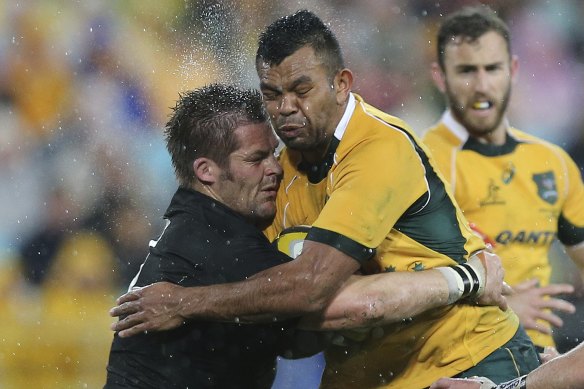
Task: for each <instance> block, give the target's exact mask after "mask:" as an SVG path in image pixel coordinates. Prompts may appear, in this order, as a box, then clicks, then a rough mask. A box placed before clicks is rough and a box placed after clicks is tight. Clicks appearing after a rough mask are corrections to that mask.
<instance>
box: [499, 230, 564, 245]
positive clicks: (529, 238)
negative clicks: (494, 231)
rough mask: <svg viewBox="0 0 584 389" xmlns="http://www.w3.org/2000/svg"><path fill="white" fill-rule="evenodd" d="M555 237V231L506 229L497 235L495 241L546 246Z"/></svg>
mask: <svg viewBox="0 0 584 389" xmlns="http://www.w3.org/2000/svg"><path fill="white" fill-rule="evenodd" d="M555 237H556V233H555V232H554V231H525V230H520V231H509V230H504V231H501V232H500V233H499V234H498V235H497V236H496V237H495V241H496V242H497V243H499V244H510V243H522V244H529V245H542V246H545V245H548V244H550V243H551V242H552V241H553V240H554V238H555Z"/></svg>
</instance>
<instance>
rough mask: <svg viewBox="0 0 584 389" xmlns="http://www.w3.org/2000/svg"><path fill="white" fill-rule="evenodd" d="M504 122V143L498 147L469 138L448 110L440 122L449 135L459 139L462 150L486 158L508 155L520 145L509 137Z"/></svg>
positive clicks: (507, 127) (506, 122) (507, 126)
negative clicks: (473, 152)
mask: <svg viewBox="0 0 584 389" xmlns="http://www.w3.org/2000/svg"><path fill="white" fill-rule="evenodd" d="M504 120H505V122H504V123H505V128H506V129H507V130H506V131H505V143H504V144H502V145H500V146H496V145H488V144H483V143H480V142H479V141H478V140H476V139H475V138H472V137H470V136H469V134H468V131H466V129H465V128H464V126H463V125H462V124H460V123H459V122H457V121H456V119H454V116H452V112H451V111H450V110H447V111H446V112H444V114H443V115H442V122H443V123H444V124H445V125H446V127H448V129H449V130H450V132H451V133H453V134H454V135H455V136H456V137H457V138H458V139H460V141H461V144H462V148H463V149H465V150H473V151H476V152H477V153H479V154H482V155H484V156H487V157H496V156H499V155H505V154H510V153H512V152H513V151H514V150H515V148H516V147H517V145H518V144H519V143H520V142H519V141H518V140H517V139H515V138H514V137H513V136H511V134H510V133H509V130H508V129H509V122H508V121H507V119H504Z"/></svg>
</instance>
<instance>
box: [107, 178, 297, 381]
mask: <svg viewBox="0 0 584 389" xmlns="http://www.w3.org/2000/svg"><path fill="white" fill-rule="evenodd" d="M165 219H166V220H167V224H166V227H165V229H164V231H163V233H162V234H161V236H160V237H159V239H158V240H156V241H152V242H150V253H149V255H148V256H147V257H146V260H145V261H144V264H143V265H142V267H141V269H140V271H139V273H138V275H137V276H136V278H135V279H134V281H133V282H132V284H131V286H144V285H148V284H150V283H153V282H157V281H169V282H173V283H176V284H179V285H181V286H200V285H210V284H217V283H226V282H235V281H240V280H243V279H245V278H246V277H249V276H251V275H253V274H255V273H257V272H260V271H262V270H265V269H267V268H269V267H272V266H275V265H278V264H281V263H284V262H287V261H289V260H290V258H289V257H288V256H286V255H284V254H282V253H281V252H280V251H278V250H277V248H275V246H273V245H271V244H270V243H269V241H268V240H267V238H266V237H265V236H264V235H263V234H262V233H261V231H259V230H258V229H257V228H255V227H254V226H252V225H250V224H249V223H248V222H247V221H246V220H245V219H244V218H243V217H242V216H240V215H239V214H237V213H235V212H234V211H232V210H231V209H229V208H227V207H226V206H225V205H223V204H221V203H219V202H217V201H215V200H213V199H211V198H210V197H207V196H205V195H203V194H201V193H199V192H195V191H191V190H187V189H179V190H178V191H177V192H176V193H175V195H174V197H173V199H172V201H171V204H170V206H169V207H168V210H167V211H166V214H165ZM293 324H294V323H293V322H292V321H285V322H277V323H276V322H275V323H267V324H253V325H250V324H239V323H236V322H233V323H219V322H206V321H192V322H189V323H187V324H186V325H184V326H181V327H179V328H178V329H175V330H171V331H162V332H155V333H148V334H144V335H136V336H132V337H130V338H120V337H118V336H117V335H115V336H114V340H113V343H112V347H111V352H110V359H109V363H108V367H107V371H108V378H107V384H106V386H105V387H106V388H116V387H135V388H163V387H164V388H206V387H213V388H262V387H265V388H269V387H270V386H271V383H272V381H273V378H274V371H275V360H276V359H275V358H276V356H277V355H279V354H282V353H283V352H284V348H285V345H286V343H287V339H290V332H291V328H292V327H293Z"/></svg>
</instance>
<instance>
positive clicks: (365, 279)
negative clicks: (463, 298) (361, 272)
mask: <svg viewBox="0 0 584 389" xmlns="http://www.w3.org/2000/svg"><path fill="white" fill-rule="evenodd" d="M421 285H423V287H420V286H421ZM448 296H449V288H448V283H447V281H446V279H445V278H444V277H443V276H442V274H441V273H440V272H438V271H436V270H428V271H423V272H415V273H410V272H396V273H382V274H376V275H370V276H352V277H351V278H350V279H349V280H348V281H347V282H346V283H345V284H344V285H343V288H341V290H340V291H339V293H338V294H337V295H336V296H335V297H334V299H333V300H332V301H331V302H330V304H329V305H328V306H327V307H326V308H325V309H324V311H322V312H321V313H320V314H315V315H310V316H308V317H305V318H303V320H302V321H301V326H302V327H305V328H311V329H320V330H338V329H348V328H361V327H372V326H379V325H384V324H388V323H392V322H396V321H399V320H402V319H405V318H409V317H413V316H416V315H418V314H420V313H422V312H424V311H426V310H428V309H431V308H435V307H440V306H444V305H446V304H447V301H448Z"/></svg>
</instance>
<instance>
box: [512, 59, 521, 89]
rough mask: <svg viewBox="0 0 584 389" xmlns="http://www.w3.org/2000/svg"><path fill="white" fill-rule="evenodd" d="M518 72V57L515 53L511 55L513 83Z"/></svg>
mask: <svg viewBox="0 0 584 389" xmlns="http://www.w3.org/2000/svg"><path fill="white" fill-rule="evenodd" d="M518 73H519V58H518V57H517V56H516V55H513V56H512V57H511V82H513V83H515V80H516V79H517V74H518Z"/></svg>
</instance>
